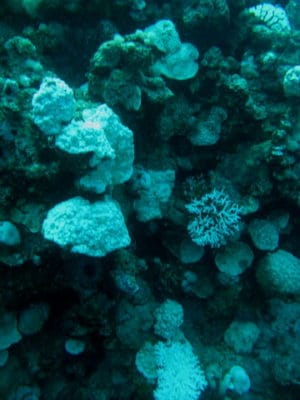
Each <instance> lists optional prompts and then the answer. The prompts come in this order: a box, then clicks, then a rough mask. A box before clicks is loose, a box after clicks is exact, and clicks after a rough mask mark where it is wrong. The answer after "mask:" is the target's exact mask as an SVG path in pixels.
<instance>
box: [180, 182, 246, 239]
mask: <svg viewBox="0 0 300 400" xmlns="http://www.w3.org/2000/svg"><path fill="white" fill-rule="evenodd" d="M186 209H187V210H188V212H189V213H190V214H191V215H192V217H191V221H190V222H189V224H188V232H189V234H190V236H191V238H192V240H193V241H194V242H195V243H197V244H198V245H199V246H205V245H208V246H211V247H220V246H222V245H224V244H225V243H226V242H227V240H228V238H230V237H232V236H233V235H234V234H236V233H237V232H238V231H239V230H240V209H239V206H238V205H237V204H236V203H234V202H233V201H232V200H231V199H230V197H229V196H228V195H226V194H225V193H224V192H222V191H220V190H217V189H214V190H213V191H212V192H209V193H206V194H205V195H204V196H202V197H201V198H200V199H195V200H193V201H192V202H191V203H189V204H187V205H186Z"/></svg>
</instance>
